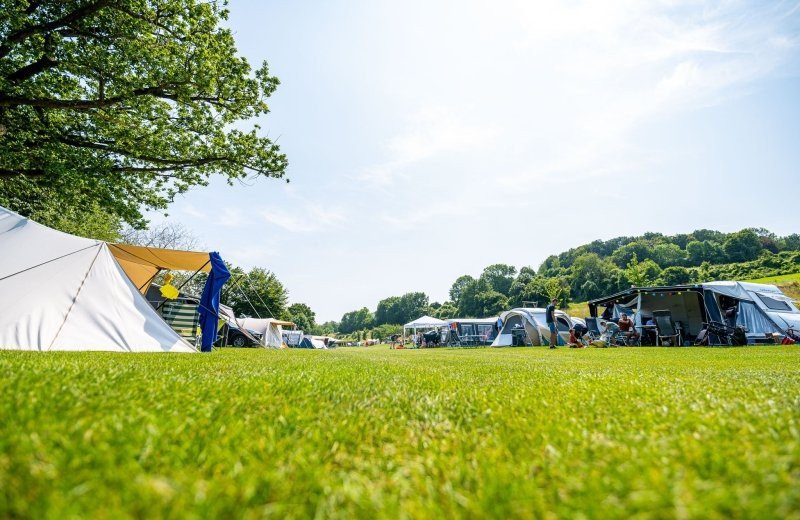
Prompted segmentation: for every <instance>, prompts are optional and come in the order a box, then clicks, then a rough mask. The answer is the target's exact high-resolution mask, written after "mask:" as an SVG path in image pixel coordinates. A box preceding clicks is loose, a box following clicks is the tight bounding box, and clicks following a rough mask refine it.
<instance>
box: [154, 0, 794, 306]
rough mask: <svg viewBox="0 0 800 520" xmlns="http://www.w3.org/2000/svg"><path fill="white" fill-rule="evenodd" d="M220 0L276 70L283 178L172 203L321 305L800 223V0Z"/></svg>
mask: <svg viewBox="0 0 800 520" xmlns="http://www.w3.org/2000/svg"><path fill="white" fill-rule="evenodd" d="M230 11H231V16H230V20H229V22H228V24H229V26H230V27H231V28H232V30H233V31H234V33H235V37H236V40H237V44H238V47H239V49H240V52H241V53H242V54H243V55H244V56H246V57H247V58H248V59H249V60H250V62H251V63H252V64H254V65H256V64H258V63H260V62H261V61H263V60H267V61H268V62H269V64H270V69H271V71H272V72H273V73H274V74H275V75H277V76H278V77H279V78H280V80H281V86H280V87H279V89H278V91H277V92H276V94H275V95H274V96H273V97H272V98H271V100H270V106H271V109H272V112H271V114H269V115H268V116H267V117H265V118H262V120H260V121H259V123H260V124H261V126H262V128H263V129H264V131H265V132H267V133H268V134H269V135H270V136H271V137H273V138H277V139H278V142H279V144H280V145H281V147H282V149H283V151H284V152H285V153H286V154H287V155H288V158H289V162H290V166H289V171H288V177H289V178H290V179H291V182H290V183H289V184H285V183H283V182H282V181H275V180H270V179H260V180H256V181H254V182H252V183H247V184H239V183H237V184H235V185H234V186H232V187H231V186H228V185H227V184H226V183H225V182H224V181H223V180H221V179H212V182H211V183H210V185H209V186H208V187H203V188H197V189H194V190H192V191H191V192H190V193H188V194H186V195H185V196H183V197H181V198H179V199H178V200H177V201H176V202H175V203H174V204H173V205H172V206H171V208H170V211H169V217H168V218H169V219H172V220H177V221H180V222H181V223H183V224H184V225H186V226H187V227H188V228H190V229H191V230H193V232H194V233H195V234H196V235H198V237H199V238H200V241H201V243H203V244H204V245H205V246H206V247H209V248H213V249H216V250H219V251H220V252H221V253H222V255H223V257H224V258H226V259H229V260H230V261H232V262H234V263H236V264H238V265H242V266H245V267H252V266H262V267H265V268H267V269H270V270H272V271H274V272H275V273H276V274H277V276H278V277H279V279H280V280H281V281H282V282H283V283H284V284H285V285H286V287H287V288H288V290H289V296H290V301H291V302H304V303H307V304H309V305H310V306H311V308H312V309H314V310H315V311H316V313H317V319H318V321H325V320H330V319H335V320H339V319H340V318H341V316H342V314H343V313H345V312H347V311H350V310H353V309H357V308H360V307H363V306H367V307H369V308H370V309H371V310H374V308H375V305H376V304H377V302H378V300H380V299H382V298H385V297H388V296H392V295H400V294H403V293H405V292H409V291H424V292H426V293H427V294H428V295H429V296H430V297H431V300H432V301H434V300H438V301H443V300H445V299H446V298H447V291H448V289H449V287H450V285H451V283H452V282H453V281H454V280H455V279H456V278H457V277H458V276H459V275H462V274H472V275H478V274H479V273H480V271H481V270H482V269H483V267H485V266H487V265H489V264H492V263H497V262H502V263H509V264H513V265H515V266H517V267H521V266H523V265H532V266H534V267H537V266H538V265H539V263H540V262H541V261H542V260H543V259H544V258H546V257H547V256H548V255H549V254H553V253H558V252H560V251H562V250H565V249H568V248H569V247H574V246H578V245H580V244H583V243H586V242H588V241H591V240H594V239H598V238H601V239H606V238H612V237H615V236H619V235H633V234H640V233H642V232H645V231H657V232H662V233H676V232H688V231H691V230H694V229H698V228H713V229H720V230H724V231H732V230H737V229H741V228H743V227H767V228H769V229H771V230H773V231H774V232H776V233H779V234H788V233H793V232H798V231H800V229H798V227H797V214H796V213H797V212H796V210H795V209H790V207H792V208H796V206H797V200H796V197H797V185H798V179H800V171H798V164H800V146H798V144H799V143H800V141H799V140H798V137H800V95H798V94H800V52H799V51H800V2H796V1H795V2H788V1H784V2H736V1H730V2H703V1H692V2H682V1H678V0H672V1H662V2H656V1H653V2H641V1H636V2H633V1H619V2H605V1H604V2H585V3H584V2H563V1H554V2H528V1H494V2H488V1H486V2H471V1H438V2H430V1H428V2H425V1H417V0H406V1H403V2H397V1H395V2H389V1H374V0H372V1H366V0H365V1H356V0H352V1H347V2H345V1H325V2H321V1H318V2H312V1H309V2H303V3H300V2H274V1H259V0H233V1H232V2H231V5H230ZM161 218H163V217H161V216H158V215H154V216H153V220H154V221H158V220H160V219H161Z"/></svg>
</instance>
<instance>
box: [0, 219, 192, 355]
mask: <svg viewBox="0 0 800 520" xmlns="http://www.w3.org/2000/svg"><path fill="white" fill-rule="evenodd" d="M0 251H2V254H0V349H3V350H37V351H48V350H72V351H77V350H100V351H117V352H196V349H195V348H194V347H193V346H191V345H189V344H188V343H187V342H185V341H184V340H182V339H181V338H180V336H178V334H176V333H175V331H173V330H172V328H171V327H170V326H169V325H167V324H166V323H165V322H164V320H162V319H161V317H160V316H159V315H158V314H157V313H156V311H155V309H153V307H152V306H151V305H150V304H149V303H148V302H147V300H145V298H144V297H143V296H142V294H141V293H140V292H139V288H138V287H137V286H135V285H134V284H133V283H132V282H131V280H130V278H129V277H128V275H127V274H126V272H125V271H124V270H123V268H122V267H121V266H120V265H119V263H118V262H117V260H116V259H115V258H114V255H113V254H112V253H111V251H110V250H109V247H108V244H106V243H105V242H101V241H98V240H90V239H87V238H81V237H77V236H73V235H69V234H66V233H62V232H60V231H56V230H54V229H50V228H48V227H46V226H43V225H41V224H37V223H36V222H33V221H31V220H29V219H27V218H24V217H22V216H20V215H18V214H16V213H14V212H12V211H9V210H7V209H5V208H3V207H0Z"/></svg>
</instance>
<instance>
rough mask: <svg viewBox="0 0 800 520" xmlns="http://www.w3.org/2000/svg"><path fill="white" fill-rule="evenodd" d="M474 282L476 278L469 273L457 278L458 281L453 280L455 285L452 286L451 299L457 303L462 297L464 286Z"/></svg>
mask: <svg viewBox="0 0 800 520" xmlns="http://www.w3.org/2000/svg"><path fill="white" fill-rule="evenodd" d="M473 282H475V278H473V277H471V276H470V275H468V274H465V275H463V276H459V277H458V278H456V281H455V282H453V285H452V286H451V287H450V300H451V301H453V302H455V303H456V304H457V303H458V301H459V300H460V299H461V293H462V292H463V291H464V288H465V287H466V286H467V285H469V284H470V283H473Z"/></svg>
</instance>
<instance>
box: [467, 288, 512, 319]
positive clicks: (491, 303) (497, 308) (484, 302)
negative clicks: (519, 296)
mask: <svg viewBox="0 0 800 520" xmlns="http://www.w3.org/2000/svg"><path fill="white" fill-rule="evenodd" d="M475 305H476V312H475V314H476V315H477V317H479V318H487V317H489V316H497V315H498V314H500V313H501V312H503V311H504V310H507V309H508V298H507V297H506V296H505V295H504V294H502V293H499V292H497V291H491V290H490V291H484V292H480V293H478V294H477V295H476V296H475Z"/></svg>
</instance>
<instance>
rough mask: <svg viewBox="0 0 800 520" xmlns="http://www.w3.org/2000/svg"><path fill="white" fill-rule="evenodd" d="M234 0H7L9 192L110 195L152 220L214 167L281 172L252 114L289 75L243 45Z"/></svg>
mask: <svg viewBox="0 0 800 520" xmlns="http://www.w3.org/2000/svg"><path fill="white" fill-rule="evenodd" d="M226 18H227V11H226V9H225V2H221V1H200V0H61V1H41V0H0V144H1V145H2V146H0V204H6V205H10V206H11V207H12V208H14V209H15V210H17V211H19V212H21V213H23V214H26V215H33V214H35V213H36V212H37V211H38V210H40V209H41V208H42V207H44V206H51V207H52V206H55V207H59V206H60V207H70V208H78V209H80V208H82V207H93V206H94V205H99V206H100V207H101V208H102V209H104V210H105V211H107V212H108V213H110V214H112V215H115V216H117V217H119V218H120V219H121V220H123V221H125V222H127V223H129V224H132V225H134V226H138V227H141V226H143V225H144V219H143V217H142V213H141V210H142V209H164V208H166V206H167V204H168V203H169V202H170V201H171V200H172V199H173V197H174V196H175V195H177V194H179V193H182V192H185V191H186V190H188V189H189V188H191V187H192V186H197V185H204V184H206V183H207V182H208V178H209V176H210V175H212V174H221V175H223V176H224V177H226V178H227V179H228V181H229V182H232V181H234V180H236V179H243V178H246V177H250V176H253V175H261V176H267V177H276V178H280V177H283V176H284V173H285V170H286V167H287V161H286V157H285V155H284V154H282V153H281V152H280V149H279V148H278V146H277V145H276V144H275V142H274V141H273V140H271V139H269V138H268V137H265V136H263V135H261V132H260V129H259V127H258V125H256V124H249V125H248V124H247V123H246V122H247V121H248V120H251V119H253V118H257V117H259V116H262V115H264V114H266V113H267V112H268V111H269V108H268V105H267V98H268V97H269V96H270V95H271V94H272V93H273V92H274V90H275V88H276V87H277V86H278V79H277V78H276V77H274V76H272V75H271V74H270V72H269V69H268V67H267V64H266V63H263V64H261V66H259V67H258V68H256V69H253V68H252V67H251V66H250V64H249V63H248V62H247V60H246V59H244V58H243V57H241V56H239V55H238V53H237V50H236V46H235V43H234V39H233V35H232V34H231V31H230V30H229V29H227V28H225V27H223V26H222V25H221V24H222V23H223V22H224V20H225V19H226Z"/></svg>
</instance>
